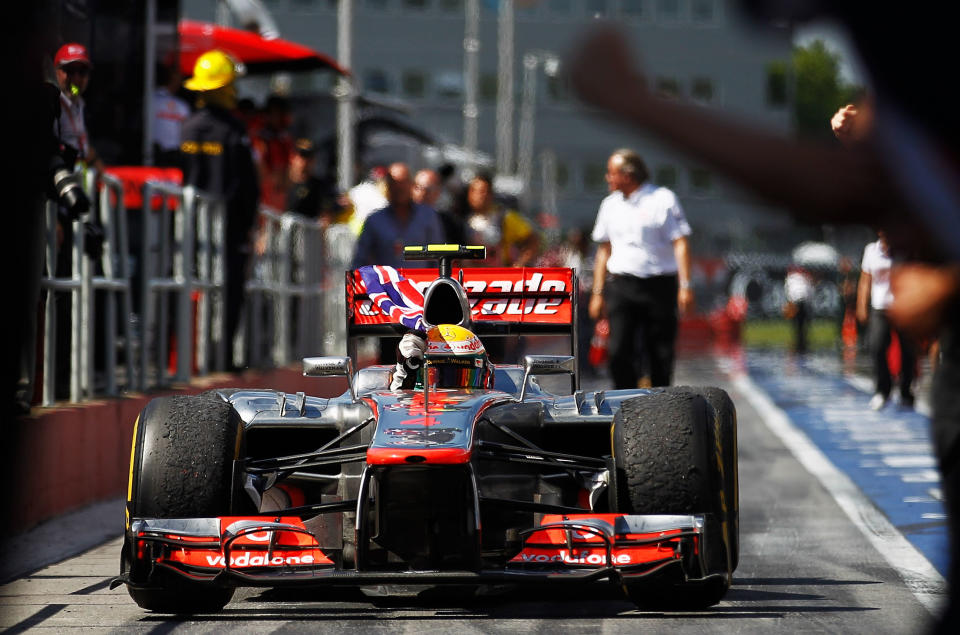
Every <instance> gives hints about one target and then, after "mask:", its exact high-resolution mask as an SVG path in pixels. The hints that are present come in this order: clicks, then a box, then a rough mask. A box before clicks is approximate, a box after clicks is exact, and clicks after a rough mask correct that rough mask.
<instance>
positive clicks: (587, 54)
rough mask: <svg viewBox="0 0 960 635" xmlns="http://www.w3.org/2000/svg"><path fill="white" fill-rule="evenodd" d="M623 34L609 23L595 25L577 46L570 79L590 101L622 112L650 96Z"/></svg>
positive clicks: (583, 97) (570, 66)
mask: <svg viewBox="0 0 960 635" xmlns="http://www.w3.org/2000/svg"><path fill="white" fill-rule="evenodd" d="M633 59H634V56H633V55H632V54H631V51H630V48H629V47H628V46H627V41H626V40H625V39H624V36H623V34H622V33H621V32H620V31H619V30H618V29H616V28H614V27H613V26H610V25H604V26H601V27H598V28H596V29H594V30H593V31H592V32H591V33H590V34H588V35H587V37H586V38H585V39H584V40H583V41H581V43H580V45H579V46H578V47H577V48H576V49H575V50H574V52H573V55H572V57H571V59H570V63H569V65H568V67H569V69H570V71H569V72H570V80H571V81H572V82H573V87H574V89H575V90H576V91H577V93H578V94H579V96H580V98H581V99H583V100H584V101H586V102H587V103H589V104H592V105H594V106H599V107H603V108H608V109H610V110H613V111H615V112H623V110H624V108H630V107H631V106H638V105H640V103H641V102H642V101H643V100H645V99H646V98H647V97H648V92H647V90H646V84H645V82H644V78H643V74H642V72H641V71H640V70H639V69H636V68H634V63H633Z"/></svg>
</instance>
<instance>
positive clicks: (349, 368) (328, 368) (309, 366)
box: [303, 357, 357, 401]
mask: <svg viewBox="0 0 960 635" xmlns="http://www.w3.org/2000/svg"><path fill="white" fill-rule="evenodd" d="M303 375H304V377H346V378H347V385H349V386H350V397H352V398H353V400H354V401H356V400H357V393H356V391H355V390H354V387H353V360H352V359H350V358H349V357H304V358H303Z"/></svg>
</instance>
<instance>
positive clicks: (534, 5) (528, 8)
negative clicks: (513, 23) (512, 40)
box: [513, 0, 540, 20]
mask: <svg viewBox="0 0 960 635" xmlns="http://www.w3.org/2000/svg"><path fill="white" fill-rule="evenodd" d="M513 7H514V10H515V11H516V13H517V17H518V18H526V19H527V20H531V19H533V18H535V17H537V15H538V14H539V13H540V3H539V2H523V0H520V1H519V2H514V3H513Z"/></svg>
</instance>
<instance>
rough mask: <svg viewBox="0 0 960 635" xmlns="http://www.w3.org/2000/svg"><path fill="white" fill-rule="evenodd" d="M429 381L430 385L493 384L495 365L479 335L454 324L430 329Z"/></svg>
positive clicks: (427, 361)
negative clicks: (493, 365)
mask: <svg viewBox="0 0 960 635" xmlns="http://www.w3.org/2000/svg"><path fill="white" fill-rule="evenodd" d="M425 368H426V372H427V381H428V383H429V385H430V387H431V388H490V387H491V386H493V367H492V366H491V365H490V360H489V359H488V358H487V351H486V349H485V348H484V347H483V342H481V341H480V338H479V337H477V336H476V335H474V334H473V333H472V332H470V331H469V330H467V329H465V328H463V327H462V326H457V325H455V324H440V325H439V326H435V327H433V328H432V329H430V330H429V331H427V354H426V364H425Z"/></svg>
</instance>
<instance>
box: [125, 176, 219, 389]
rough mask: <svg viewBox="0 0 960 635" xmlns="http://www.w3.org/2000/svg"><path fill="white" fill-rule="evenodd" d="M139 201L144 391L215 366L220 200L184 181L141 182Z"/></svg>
mask: <svg viewBox="0 0 960 635" xmlns="http://www.w3.org/2000/svg"><path fill="white" fill-rule="evenodd" d="M157 202H159V205H155V204H156V203H157ZM143 206H144V210H145V213H144V219H143V225H142V226H143V240H142V252H141V258H140V263H141V267H142V285H143V287H142V294H141V304H142V306H141V311H140V318H141V325H142V338H141V339H142V346H143V354H142V355H141V357H140V378H141V383H140V388H141V389H146V388H152V387H159V386H168V385H170V384H171V383H172V382H181V383H182V382H187V381H189V380H190V378H191V377H192V376H193V375H194V374H200V375H205V374H208V373H209V372H210V371H211V370H223V369H224V367H225V365H226V353H227V344H228V342H227V338H226V337H225V334H224V330H225V329H224V319H223V318H224V302H223V299H224V281H225V280H226V272H225V263H226V258H225V244H224V241H225V224H224V214H225V210H224V204H223V202H222V201H220V200H218V199H216V198H213V197H211V196H209V195H206V194H204V193H202V192H200V191H198V190H197V189H195V188H193V187H190V186H186V187H180V186H178V185H174V184H171V183H161V182H157V181H147V183H146V184H145V185H144V187H143ZM171 319H172V321H173V328H172V329H171ZM171 336H172V337H173V338H174V340H175V346H176V365H175V368H174V369H173V370H172V372H171V370H170V369H169V366H170V357H171V343H170V339H171ZM211 362H212V363H211Z"/></svg>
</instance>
